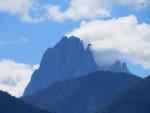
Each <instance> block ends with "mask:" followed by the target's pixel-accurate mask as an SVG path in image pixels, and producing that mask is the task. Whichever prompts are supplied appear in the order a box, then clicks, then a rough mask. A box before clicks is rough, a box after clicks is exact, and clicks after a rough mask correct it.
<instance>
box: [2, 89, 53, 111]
mask: <svg viewBox="0 0 150 113" xmlns="http://www.w3.org/2000/svg"><path fill="white" fill-rule="evenodd" d="M0 113H50V112H47V111H44V110H40V109H37V108H34V107H32V106H30V105H28V104H25V103H24V102H23V101H22V100H19V99H17V98H15V97H12V96H10V95H9V94H7V93H5V92H2V91H0Z"/></svg>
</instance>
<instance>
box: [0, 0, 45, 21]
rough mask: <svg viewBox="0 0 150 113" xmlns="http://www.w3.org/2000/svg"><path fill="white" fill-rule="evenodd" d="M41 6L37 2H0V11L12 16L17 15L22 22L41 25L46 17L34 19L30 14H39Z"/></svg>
mask: <svg viewBox="0 0 150 113" xmlns="http://www.w3.org/2000/svg"><path fill="white" fill-rule="evenodd" d="M38 8H39V5H38V3H37V1H36V0H0V11H1V12H6V13H9V14H11V15H17V16H19V17H20V19H21V21H22V22H28V23H39V22H42V21H44V18H45V17H39V18H36V17H35V18H34V17H32V15H31V14H30V13H31V12H32V11H33V12H36V13H39V12H38V11H37V10H38Z"/></svg>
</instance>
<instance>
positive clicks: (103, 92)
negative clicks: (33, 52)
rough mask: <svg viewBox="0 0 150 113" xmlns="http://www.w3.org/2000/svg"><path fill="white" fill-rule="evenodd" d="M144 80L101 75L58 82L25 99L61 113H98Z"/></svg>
mask: <svg viewBox="0 0 150 113" xmlns="http://www.w3.org/2000/svg"><path fill="white" fill-rule="evenodd" d="M140 80H141V78H139V77H137V76H134V75H131V74H126V73H112V72H102V71H97V72H93V73H91V74H89V75H87V76H82V77H79V78H76V79H72V80H66V81H60V82H56V83H54V84H53V85H51V86H50V87H48V88H46V89H44V90H41V91H39V92H38V93H36V94H34V95H33V96H26V97H23V100H24V101H25V102H27V103H29V104H31V105H34V106H36V107H40V108H43V109H45V110H49V111H55V112H57V113H94V112H96V111H97V110H98V109H99V108H103V107H104V106H105V105H106V104H108V103H109V102H110V101H111V100H112V99H113V98H114V97H115V96H116V95H117V94H119V93H120V92H121V91H123V90H125V89H126V88H128V87H129V86H132V85H133V84H135V83H137V82H138V81H140Z"/></svg>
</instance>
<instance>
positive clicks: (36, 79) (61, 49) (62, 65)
mask: <svg viewBox="0 0 150 113" xmlns="http://www.w3.org/2000/svg"><path fill="white" fill-rule="evenodd" d="M98 69H99V68H98V65H97V64H96V63H95V61H94V58H93V55H92V53H91V51H90V47H89V46H88V47H87V48H86V49H85V48H84V46H83V42H82V41H81V40H80V39H79V38H77V37H73V36H72V37H70V38H67V37H63V38H62V39H61V40H60V42H59V43H57V44H56V45H55V46H54V47H53V48H49V49H47V51H46V52H45V54H44V56H43V58H42V61H41V64H40V68H39V69H38V70H36V71H35V72H34V73H33V75H32V78H31V81H30V83H29V84H28V86H27V88H26V90H25V93H24V95H31V94H33V93H35V92H37V91H39V90H40V89H44V88H46V87H47V86H49V85H51V84H52V83H54V82H55V81H59V80H66V79H71V78H75V77H78V76H81V75H86V74H88V73H90V72H93V71H96V70H98Z"/></svg>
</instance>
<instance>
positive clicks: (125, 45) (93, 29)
mask: <svg viewBox="0 0 150 113" xmlns="http://www.w3.org/2000/svg"><path fill="white" fill-rule="evenodd" d="M68 35H75V36H78V37H81V39H82V40H84V42H85V44H88V43H91V44H92V47H93V50H94V55H95V58H96V61H97V62H98V63H99V64H101V63H106V64H108V63H111V62H112V61H115V60H116V59H123V58H124V59H129V60H131V61H133V62H134V63H136V64H141V65H142V66H144V67H147V68H150V25H149V24H146V23H142V24H139V23H138V22H137V19H136V17H135V16H133V15H131V16H127V17H120V18H117V19H110V20H92V21H90V22H82V23H81V25H80V27H79V28H76V29H74V30H73V31H72V32H70V33H68ZM104 56H105V57H104ZM102 61H103V62H102Z"/></svg>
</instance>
